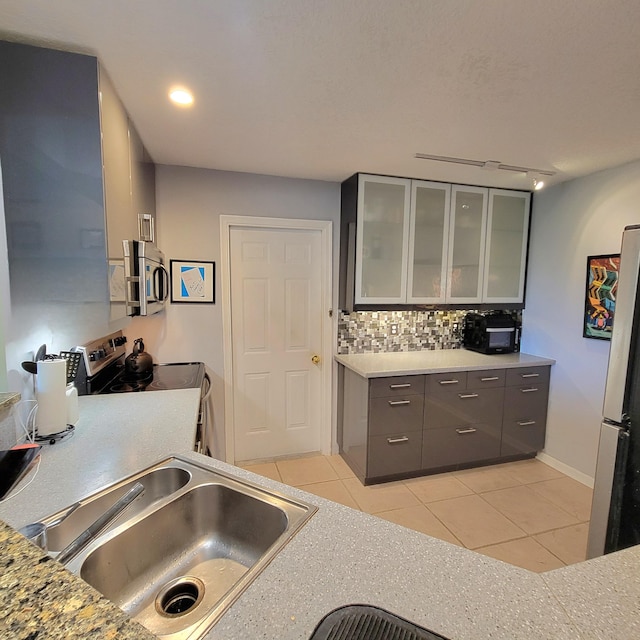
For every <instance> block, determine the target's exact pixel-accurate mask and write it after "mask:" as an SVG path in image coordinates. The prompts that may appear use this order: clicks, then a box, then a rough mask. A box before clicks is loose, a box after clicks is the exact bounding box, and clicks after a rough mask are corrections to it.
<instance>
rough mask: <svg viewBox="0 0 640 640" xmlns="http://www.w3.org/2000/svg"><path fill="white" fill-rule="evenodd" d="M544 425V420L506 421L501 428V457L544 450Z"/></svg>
mask: <svg viewBox="0 0 640 640" xmlns="http://www.w3.org/2000/svg"><path fill="white" fill-rule="evenodd" d="M545 435H546V423H545V421H544V420H536V419H533V418H532V419H529V420H514V421H506V420H505V422H504V424H503V426H502V447H501V449H500V455H501V456H512V455H516V454H521V453H535V452H536V451H541V450H542V449H544V443H545Z"/></svg>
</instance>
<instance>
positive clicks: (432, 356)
mask: <svg viewBox="0 0 640 640" xmlns="http://www.w3.org/2000/svg"><path fill="white" fill-rule="evenodd" d="M335 359H336V362H339V363H340V364H342V365H344V366H345V367H347V368H348V369H351V370H352V371H354V372H355V373H357V374H358V375H360V376H362V377H363V378H381V377H383V376H406V375H417V374H421V373H448V372H453V371H481V370H483V369H511V368H514V367H540V366H548V365H552V364H555V360H552V359H551V358H541V357H539V356H532V355H529V354H528V353H505V354H501V355H494V356H488V355H485V354H483V353H477V352H475V351H468V350H467V349H436V350H434V351H395V352H387V353H354V354H349V355H337V356H335Z"/></svg>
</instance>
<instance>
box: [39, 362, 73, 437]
mask: <svg viewBox="0 0 640 640" xmlns="http://www.w3.org/2000/svg"><path fill="white" fill-rule="evenodd" d="M37 367H38V374H37V376H36V400H37V401H38V411H37V413H36V430H37V432H38V435H39V436H50V435H53V434H54V433H60V432H61V431H64V430H65V429H66V428H67V397H66V390H67V361H66V360H65V359H64V358H56V359H55V360H39V361H38V363H37Z"/></svg>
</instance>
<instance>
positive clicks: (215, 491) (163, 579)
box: [44, 456, 316, 640]
mask: <svg viewBox="0 0 640 640" xmlns="http://www.w3.org/2000/svg"><path fill="white" fill-rule="evenodd" d="M134 482H141V483H142V484H143V485H145V488H146V490H145V494H144V495H143V496H141V497H140V498H139V499H138V500H140V502H139V503H138V500H137V501H136V502H134V503H133V504H132V505H131V507H130V508H129V509H128V510H127V511H125V512H124V514H123V515H122V516H121V519H120V523H119V524H118V523H116V524H115V525H113V526H112V528H111V529H110V530H109V531H107V532H104V533H102V534H101V535H100V536H99V537H98V538H97V539H96V540H95V541H94V542H92V543H91V544H90V545H89V546H88V547H87V548H86V549H85V550H84V551H83V552H82V553H81V554H80V555H78V557H77V558H75V559H74V560H73V561H71V562H70V563H69V565H68V566H67V568H68V569H69V570H71V571H73V572H74V573H77V574H79V575H80V576H81V577H82V578H83V579H84V580H86V581H87V582H88V583H89V584H91V585H92V586H94V587H95V588H96V589H97V590H98V591H100V592H101V593H102V594H103V595H104V596H105V597H107V598H108V599H109V600H111V601H112V602H114V603H115V604H116V605H118V606H119V607H120V608H121V609H123V610H124V611H125V612H126V613H128V614H129V615H130V616H131V617H132V618H134V619H135V620H137V621H138V622H140V623H141V624H143V625H144V626H145V627H147V629H149V630H150V631H151V632H152V633H154V634H156V635H157V636H160V637H162V638H172V639H174V638H175V639H176V640H177V639H186V638H198V637H200V636H201V635H202V634H203V633H205V632H206V631H207V629H209V628H210V627H211V626H212V625H213V624H214V622H215V621H216V620H217V619H218V617H219V616H220V615H221V614H222V613H223V612H224V610H225V609H226V608H227V607H228V606H229V605H230V604H231V603H232V602H233V601H234V600H235V599H236V598H237V597H238V596H239V595H240V594H241V593H242V591H243V590H244V589H245V588H246V587H247V586H248V585H249V584H250V583H251V581H252V580H254V579H255V578H256V576H257V575H258V574H259V573H260V571H262V570H263V569H264V568H265V567H266V566H267V564H268V563H269V562H270V561H271V560H272V559H273V557H274V556H275V555H276V554H277V553H278V552H279V551H280V550H281V549H282V548H283V547H284V545H285V544H286V543H287V542H288V541H289V540H290V539H291V537H292V536H293V535H294V534H295V533H296V532H297V531H298V530H299V529H300V527H302V526H303V525H304V524H305V522H306V521H307V520H308V519H309V518H310V517H311V516H312V515H313V513H315V511H316V507H313V506H312V505H309V504H306V503H303V502H301V501H298V500H292V499H290V498H288V497H286V496H284V495H282V494H279V493H277V492H273V491H269V490H266V489H263V488H261V487H259V486H257V485H254V484H252V483H249V482H246V481H244V480H240V479H238V478H234V477H232V476H229V475H227V474H224V473H222V472H218V471H212V470H210V469H208V468H207V467H204V466H200V465H198V464H196V463H194V462H192V461H190V460H186V459H183V458H181V457H179V456H176V457H172V458H169V459H167V460H165V461H163V462H161V463H159V464H158V465H155V466H154V467H151V468H150V469H147V470H145V471H143V472H141V473H139V474H136V475H135V476H131V477H130V478H127V479H126V480H123V481H122V482H120V483H118V484H117V485H114V486H112V487H109V488H107V489H105V490H103V491H101V492H99V493H98V494H95V496H92V497H90V498H88V499H87V500H83V501H82V506H81V507H80V508H79V509H77V510H76V511H75V512H74V513H73V514H72V515H71V516H69V517H68V518H67V520H65V521H64V522H63V523H62V524H60V525H59V526H58V527H53V528H52V529H50V530H49V531H50V533H51V534H53V532H54V530H55V529H62V528H64V527H66V528H65V531H64V535H63V532H62V531H60V532H59V535H58V539H57V540H56V543H57V544H56V548H57V547H60V546H61V545H62V544H64V541H65V540H67V538H68V537H69V536H70V538H69V539H72V538H73V537H74V533H75V532H76V531H77V532H78V533H79V532H80V531H81V530H82V528H83V524H81V522H82V523H85V522H86V523H87V524H90V522H91V520H92V518H93V517H94V516H97V515H99V514H100V510H101V509H103V510H104V509H106V508H108V507H109V506H110V505H111V504H112V503H113V502H115V500H116V499H117V498H118V497H119V496H120V495H122V494H123V493H124V492H125V491H126V490H127V488H128V487H130V486H131V485H132V484H133V483H134ZM169 487H174V489H173V490H169V489H168V488H169ZM149 488H151V489H152V490H151V491H149ZM154 488H155V494H154V492H153V489H154ZM149 493H150V494H151V495H148V494H149ZM94 503H95V504H94ZM83 511H84V515H82V512H83ZM89 514H91V515H89ZM56 516H57V514H52V516H50V517H49V518H46V519H44V522H45V523H46V521H47V520H53V519H55V517H56ZM72 519H74V520H76V521H75V522H72ZM87 521H88V522H87ZM51 549H54V546H52V545H51V544H50V550H51Z"/></svg>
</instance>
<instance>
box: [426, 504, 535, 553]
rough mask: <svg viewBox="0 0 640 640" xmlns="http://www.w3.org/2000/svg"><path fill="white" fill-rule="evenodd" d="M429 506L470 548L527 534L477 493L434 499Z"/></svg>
mask: <svg viewBox="0 0 640 640" xmlns="http://www.w3.org/2000/svg"><path fill="white" fill-rule="evenodd" d="M427 508H428V509H429V511H431V512H432V513H433V514H435V516H436V517H437V518H438V519H439V520H440V521H441V522H442V523H443V524H444V525H445V526H446V527H447V529H449V530H450V531H451V532H452V533H453V534H454V535H455V536H456V538H458V539H459V540H460V541H461V542H462V543H463V544H464V546H465V547H467V548H468V549H476V548H478V547H486V546H487V545H490V544H497V543H499V542H506V541H507V540H513V539H515V538H522V537H524V536H525V533H524V531H523V530H522V529H520V528H519V527H517V526H516V525H515V524H513V522H511V521H510V520H508V519H507V518H505V516H503V515H502V514H501V513H500V512H499V511H497V510H496V509H494V508H493V507H492V506H491V505H490V504H488V503H487V502H486V501H485V500H484V499H483V498H481V497H480V496H477V495H472V496H463V497H461V498H452V499H451V500H442V501H440V502H433V503H431V504H429V505H428V507H427Z"/></svg>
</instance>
